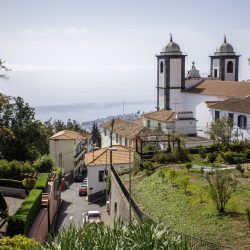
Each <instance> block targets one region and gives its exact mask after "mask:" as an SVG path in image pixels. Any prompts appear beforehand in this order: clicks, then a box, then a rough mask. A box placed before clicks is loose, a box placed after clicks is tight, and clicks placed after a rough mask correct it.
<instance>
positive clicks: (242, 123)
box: [238, 115, 247, 129]
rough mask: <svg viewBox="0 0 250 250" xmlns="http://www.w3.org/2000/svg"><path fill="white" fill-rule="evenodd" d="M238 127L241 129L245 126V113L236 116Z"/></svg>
mask: <svg viewBox="0 0 250 250" xmlns="http://www.w3.org/2000/svg"><path fill="white" fill-rule="evenodd" d="M238 127H239V128H243V129H245V128H246V127H247V117H246V116H245V115H239V116H238Z"/></svg>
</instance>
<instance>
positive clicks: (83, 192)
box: [79, 184, 88, 196]
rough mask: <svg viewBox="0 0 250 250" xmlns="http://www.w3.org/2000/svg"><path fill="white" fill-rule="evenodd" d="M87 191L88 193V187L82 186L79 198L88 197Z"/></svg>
mask: <svg viewBox="0 0 250 250" xmlns="http://www.w3.org/2000/svg"><path fill="white" fill-rule="evenodd" d="M87 191H88V188H87V185H83V184H81V186H80V188H79V196H81V195H87Z"/></svg>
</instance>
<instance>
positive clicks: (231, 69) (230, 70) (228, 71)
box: [227, 61, 234, 73]
mask: <svg viewBox="0 0 250 250" xmlns="http://www.w3.org/2000/svg"><path fill="white" fill-rule="evenodd" d="M233 66H234V64H233V62H232V61H229V62H228V63H227V73H233V68H234V67H233Z"/></svg>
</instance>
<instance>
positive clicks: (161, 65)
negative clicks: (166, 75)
mask: <svg viewBox="0 0 250 250" xmlns="http://www.w3.org/2000/svg"><path fill="white" fill-rule="evenodd" d="M160 73H163V62H160Z"/></svg>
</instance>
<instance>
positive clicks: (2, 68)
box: [0, 59, 10, 80]
mask: <svg viewBox="0 0 250 250" xmlns="http://www.w3.org/2000/svg"><path fill="white" fill-rule="evenodd" d="M4 64H5V61H3V60H2V59H0V79H4V80H7V79H8V77H7V75H6V74H5V73H3V71H5V72H6V71H10V69H8V68H7V67H6V66H5V65H4Z"/></svg>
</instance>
